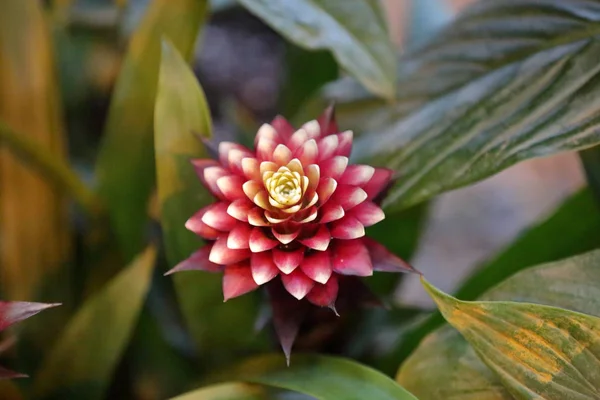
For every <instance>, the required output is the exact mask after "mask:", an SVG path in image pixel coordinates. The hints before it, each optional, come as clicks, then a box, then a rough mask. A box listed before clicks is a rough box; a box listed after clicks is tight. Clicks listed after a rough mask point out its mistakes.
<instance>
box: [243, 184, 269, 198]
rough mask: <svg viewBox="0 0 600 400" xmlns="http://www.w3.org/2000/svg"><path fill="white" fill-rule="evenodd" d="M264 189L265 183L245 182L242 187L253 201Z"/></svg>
mask: <svg viewBox="0 0 600 400" xmlns="http://www.w3.org/2000/svg"><path fill="white" fill-rule="evenodd" d="M264 189H265V185H263V183H262V182H259V181H247V182H244V184H243V185H242V190H243V191H244V194H245V195H246V197H248V198H249V199H250V200H253V199H254V196H256V194H257V193H258V192H260V191H261V190H264Z"/></svg>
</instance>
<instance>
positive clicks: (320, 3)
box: [238, 0, 396, 99]
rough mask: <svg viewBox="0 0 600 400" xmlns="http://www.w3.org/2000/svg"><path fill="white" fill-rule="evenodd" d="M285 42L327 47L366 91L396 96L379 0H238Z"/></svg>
mask: <svg viewBox="0 0 600 400" xmlns="http://www.w3.org/2000/svg"><path fill="white" fill-rule="evenodd" d="M238 1H239V2H240V3H241V4H242V5H243V6H244V7H246V8H247V9H248V10H249V11H250V12H252V13H253V14H255V15H257V16H258V17H259V18H261V19H262V20H264V21H265V22H266V23H267V24H269V25H270V26H271V27H272V28H273V29H275V30H276V31H277V32H279V33H280V34H281V35H283V36H284V37H285V38H287V39H288V40H290V41H292V42H294V43H295V44H297V45H299V46H301V47H304V48H306V49H313V50H316V49H327V50H330V51H331V52H332V53H333V55H334V57H335V58H336V60H337V61H338V63H339V64H340V65H341V66H342V67H343V68H344V69H345V70H346V71H348V73H350V74H351V75H352V76H354V77H355V78H356V79H358V80H359V81H360V82H361V83H362V84H363V85H364V86H365V87H366V88H367V89H369V90H370V91H372V92H373V93H375V94H377V95H379V96H382V97H384V98H387V99H391V98H393V97H394V95H395V81H396V77H395V69H396V67H395V64H396V57H395V50H394V47H393V45H392V44H391V42H390V40H389V36H388V32H387V27H386V23H385V19H384V17H383V15H382V10H381V5H380V2H379V1H378V0H294V1H271V0H238Z"/></svg>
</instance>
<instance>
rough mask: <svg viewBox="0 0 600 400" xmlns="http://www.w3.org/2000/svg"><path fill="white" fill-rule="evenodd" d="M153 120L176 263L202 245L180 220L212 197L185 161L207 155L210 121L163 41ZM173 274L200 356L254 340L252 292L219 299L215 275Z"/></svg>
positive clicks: (219, 354)
mask: <svg viewBox="0 0 600 400" xmlns="http://www.w3.org/2000/svg"><path fill="white" fill-rule="evenodd" d="M154 123H155V126H154V128H155V153H156V170H157V176H158V195H159V202H160V209H161V211H160V213H161V224H162V228H163V235H164V240H165V247H166V251H167V257H168V259H169V263H170V265H171V266H175V264H177V263H178V262H180V261H182V260H183V259H185V258H187V257H188V256H189V255H191V254H192V253H193V252H194V251H195V250H197V249H198V248H200V247H202V246H203V245H204V244H203V243H202V241H201V240H200V239H199V238H198V237H197V236H195V235H194V234H193V233H191V232H189V231H188V230H187V229H186V228H185V221H186V220H187V219H188V218H190V217H191V216H192V215H193V214H194V213H195V212H196V211H198V210H199V209H200V208H202V207H203V206H205V205H206V204H208V203H209V202H210V201H211V199H212V196H211V195H210V194H209V193H208V191H207V190H206V189H205V188H204V187H203V186H202V184H201V183H200V180H199V178H198V177H197V176H196V173H195V171H194V168H193V166H192V164H191V163H190V160H191V159H192V158H208V157H209V156H208V154H207V152H206V149H205V148H204V145H203V144H202V142H201V137H204V138H207V139H208V138H210V136H211V122H210V114H209V112H208V108H207V105H206V100H205V98H204V93H203V92H202V89H201V88H200V85H199V84H198V82H197V80H196V78H195V76H194V74H193V72H192V71H191V69H190V68H189V67H188V66H187V64H186V63H185V61H184V60H183V58H182V57H181V56H180V55H179V54H178V53H177V51H176V50H175V49H174V48H173V47H172V46H171V45H169V44H168V43H166V42H165V43H164V44H163V57H162V61H161V68H160V80H159V87H158V95H157V98H156V109H155V122H154ZM165 279H167V278H165ZM173 279H174V280H175V284H176V290H177V295H178V297H179V301H180V305H181V307H182V310H183V313H184V316H185V317H186V320H187V324H188V326H189V327H190V329H191V332H192V335H193V336H194V338H195V339H196V342H197V344H198V346H199V347H200V352H201V353H203V355H204V356H205V357H206V356H209V355H210V356H212V357H214V359H215V361H219V362H225V361H227V357H228V355H227V354H226V352H224V351H223V350H222V349H223V348H227V349H228V350H230V351H231V350H235V349H244V348H247V347H248V345H249V344H250V343H252V342H253V341H254V340H255V339H256V337H255V335H254V334H253V333H252V331H253V328H252V326H253V321H254V318H255V316H256V302H255V300H256V299H255V297H254V296H252V295H247V296H244V297H242V298H240V299H236V301H235V302H232V303H227V304H225V303H223V294H222V292H221V279H222V277H221V275H220V274H209V273H205V272H199V271H191V272H180V273H177V274H175V275H173ZM231 321H236V327H237V328H236V329H230V323H231Z"/></svg>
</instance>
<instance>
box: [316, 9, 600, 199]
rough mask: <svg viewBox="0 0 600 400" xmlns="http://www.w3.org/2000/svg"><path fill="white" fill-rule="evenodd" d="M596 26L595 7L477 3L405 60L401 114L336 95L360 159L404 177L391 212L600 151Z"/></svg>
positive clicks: (599, 15)
mask: <svg viewBox="0 0 600 400" xmlns="http://www.w3.org/2000/svg"><path fill="white" fill-rule="evenodd" d="M599 21H600V7H598V2H597V1H596V0H572V1H571V0H570V1H566V2H565V1H561V0H512V1H509V0H496V1H480V2H476V3H474V4H473V5H472V6H470V7H468V8H467V9H466V10H465V11H464V13H463V14H462V15H460V16H459V17H458V18H457V19H456V20H455V21H454V22H453V23H452V24H451V25H450V26H448V27H447V28H446V29H444V30H442V31H441V32H440V33H439V34H438V35H437V36H436V38H435V39H434V40H432V41H431V42H429V44H428V45H427V46H426V47H424V48H422V49H420V50H417V51H415V52H412V53H409V54H406V55H405V56H404V57H403V58H402V59H401V61H400V71H399V78H398V87H399V89H398V96H397V99H396V102H395V103H394V104H393V105H390V104H388V103H386V102H383V101H381V100H377V99H375V98H373V97H372V96H369V95H367V94H365V93H364V92H361V91H360V90H356V84H352V83H348V81H347V80H346V81H343V82H339V83H338V84H336V85H334V86H331V87H330V88H329V89H328V93H327V94H326V95H327V96H328V97H332V98H334V99H335V98H337V99H338V101H337V103H336V104H337V110H338V116H339V117H340V122H341V123H342V125H343V126H345V127H347V128H352V129H353V130H355V131H358V132H362V133H363V134H362V136H361V137H360V138H358V139H357V142H356V147H355V148H356V149H357V151H359V153H357V154H355V156H356V157H357V158H359V159H362V160H363V161H372V162H374V163H377V164H381V165H386V166H388V167H390V168H393V169H396V170H397V171H398V173H399V174H400V175H401V178H400V179H399V180H398V181H397V184H396V185H395V186H394V187H393V188H392V189H391V191H390V194H389V196H388V198H387V200H386V201H385V202H384V206H386V207H389V208H403V207H407V206H409V205H411V204H415V203H418V202H421V201H423V200H426V199H428V198H431V197H433V196H435V195H437V194H439V193H442V192H444V191H448V190H452V189H455V188H457V187H460V186H464V185H468V184H470V183H473V182H476V181H478V180H481V179H484V178H486V177H488V176H490V175H493V174H494V173H496V172H498V171H500V170H502V169H504V168H507V167H509V166H510V165H513V164H515V163H517V162H519V161H522V160H525V159H528V158H532V157H540V156H545V155H549V154H554V153H557V152H560V151H566V150H577V149H582V148H586V147H589V146H592V145H595V144H597V143H598V142H600V129H598V126H599V123H600V113H599V112H598V111H599V110H600V100H599V99H600V96H598V92H599V91H600V80H598V79H597V77H598V74H599V72H600V41H599V40H598V37H597V35H598V34H599V33H600V22H599Z"/></svg>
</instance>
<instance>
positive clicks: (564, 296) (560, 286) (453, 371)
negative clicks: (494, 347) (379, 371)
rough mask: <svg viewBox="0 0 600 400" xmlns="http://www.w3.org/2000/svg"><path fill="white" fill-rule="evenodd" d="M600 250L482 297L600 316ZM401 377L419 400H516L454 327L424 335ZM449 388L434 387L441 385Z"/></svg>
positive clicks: (531, 272)
mask: <svg viewBox="0 0 600 400" xmlns="http://www.w3.org/2000/svg"><path fill="white" fill-rule="evenodd" d="M599 263H600V251H593V252H590V253H586V254H583V255H579V256H576V257H572V258H569V259H565V260H561V261H557V262H553V263H549V264H544V265H540V266H538V267H534V268H529V269H527V270H524V271H521V272H519V273H518V274H516V275H514V276H512V277H510V278H509V279H507V280H506V281H504V282H502V283H501V284H499V285H498V286H496V287H494V288H493V289H492V290H490V291H488V292H487V293H486V294H485V295H484V296H482V297H481V300H483V301H505V300H510V301H521V302H528V303H539V304H545V305H549V306H554V307H563V308H567V309H570V310H573V311H577V312H581V313H586V314H591V315H596V316H600V285H599V282H600V269H599V268H598V264H599ZM397 379H398V381H399V382H400V383H402V384H403V385H404V386H405V387H406V388H407V389H409V390H411V391H412V392H413V393H415V394H416V395H417V396H418V397H419V399H421V400H428V399H432V400H433V399H438V398H448V399H456V400H459V399H461V400H462V399H483V400H487V399H489V400H512V398H513V397H512V396H510V394H509V393H508V391H507V390H506V389H503V385H502V383H501V381H500V380H499V378H498V377H497V376H496V375H495V374H494V373H493V372H492V371H490V370H489V369H488V368H487V367H486V366H485V365H484V364H483V363H482V362H481V360H480V359H479V358H478V357H477V355H476V353H475V351H474V350H473V348H472V347H471V346H469V345H468V343H467V342H466V341H465V339H463V337H462V336H461V335H460V334H459V333H458V332H457V331H456V330H455V329H453V328H452V327H450V326H444V327H442V328H440V329H438V330H437V331H435V332H433V333H432V334H431V335H429V336H428V337H426V338H425V339H424V340H423V342H422V343H421V345H420V346H419V347H418V348H417V350H416V351H415V352H414V353H413V354H412V355H411V356H410V358H408V359H407V360H406V362H405V363H404V364H403V365H402V367H401V368H400V371H399V372H398V376H397ZM440 380H441V381H444V382H446V384H445V385H443V386H439V385H435V383H436V382H439V381H440Z"/></svg>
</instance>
